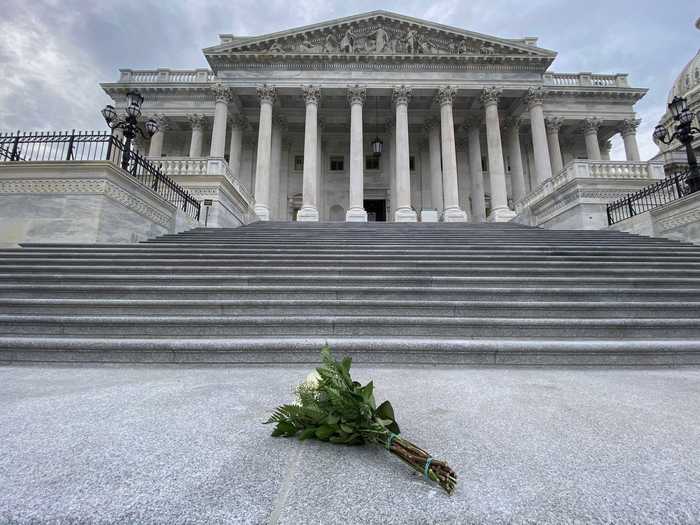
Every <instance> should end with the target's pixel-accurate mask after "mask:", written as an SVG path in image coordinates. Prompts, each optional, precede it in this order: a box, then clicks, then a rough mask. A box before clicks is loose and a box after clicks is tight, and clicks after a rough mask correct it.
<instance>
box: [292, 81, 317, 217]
mask: <svg viewBox="0 0 700 525" xmlns="http://www.w3.org/2000/svg"><path fill="white" fill-rule="evenodd" d="M302 89H303V91H304V100H305V102H306V123H305V128H304V173H303V180H302V198H303V204H302V206H301V210H299V213H298V214H297V220H298V221H316V222H318V208H317V207H316V198H317V196H318V193H317V188H316V185H317V172H316V170H317V162H318V103H319V102H320V100H321V90H320V89H319V88H317V87H314V86H304V87H303V88H302Z"/></svg>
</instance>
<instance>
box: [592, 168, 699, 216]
mask: <svg viewBox="0 0 700 525" xmlns="http://www.w3.org/2000/svg"><path fill="white" fill-rule="evenodd" d="M687 178H688V172H687V171H685V172H681V173H675V174H673V175H671V176H670V177H667V178H665V179H663V180H660V181H658V182H656V183H654V184H651V185H649V186H647V187H645V188H642V189H641V190H639V191H635V192H634V193H630V194H629V195H626V196H624V197H622V198H621V199H618V200H616V201H614V202H611V203H609V204H608V205H607V209H606V211H607V215H608V224H609V225H612V224H616V223H618V222H620V221H624V220H626V219H629V218H631V217H634V216H635V215H639V214H640V213H644V212H647V211H649V210H653V209H654V208H658V207H659V206H663V205H664V204H668V203H669V202H673V201H675V200H678V199H680V198H682V197H685V196H686V195H688V193H690V190H689V188H688V184H687V182H686V179H687Z"/></svg>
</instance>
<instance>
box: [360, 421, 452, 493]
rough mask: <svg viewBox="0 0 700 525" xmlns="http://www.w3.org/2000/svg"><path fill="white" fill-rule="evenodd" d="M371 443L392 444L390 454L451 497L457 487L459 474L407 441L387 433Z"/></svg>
mask: <svg viewBox="0 0 700 525" xmlns="http://www.w3.org/2000/svg"><path fill="white" fill-rule="evenodd" d="M369 441H371V442H373V443H375V444H377V445H381V446H383V447H385V448H386V444H387V443H390V445H389V452H391V453H392V454H394V455H395V456H396V457H398V458H399V459H400V460H401V461H403V462H404V463H406V464H407V465H409V466H410V467H411V468H412V469H414V470H416V471H417V472H419V473H420V474H421V475H422V476H425V477H426V478H427V479H430V480H432V481H434V482H436V483H437V484H439V485H440V486H441V487H442V488H443V489H444V490H445V492H447V493H448V494H450V495H451V494H452V493H453V492H454V490H455V488H456V487H457V474H456V473H455V471H454V470H452V469H451V468H450V467H449V466H448V465H447V463H446V462H444V461H440V460H437V459H433V458H432V457H431V456H430V454H428V452H426V451H425V450H423V449H422V448H420V447H417V446H416V445H414V444H413V443H411V442H410V441H408V440H407V439H404V438H402V437H400V436H397V435H395V434H392V433H391V432H388V431H387V432H383V433H381V434H373V435H372V437H371V438H370V439H369ZM428 460H430V464H429V466H428V470H427V473H426V469H425V465H426V463H427V462H428Z"/></svg>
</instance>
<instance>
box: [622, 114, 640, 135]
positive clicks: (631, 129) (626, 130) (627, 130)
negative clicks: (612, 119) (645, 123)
mask: <svg viewBox="0 0 700 525" xmlns="http://www.w3.org/2000/svg"><path fill="white" fill-rule="evenodd" d="M641 123H642V119H639V118H635V119H625V120H622V121H620V123H619V124H618V126H617V131H618V133H620V134H621V135H622V136H623V137H625V136H627V135H634V134H635V133H637V128H638V127H639V124H641Z"/></svg>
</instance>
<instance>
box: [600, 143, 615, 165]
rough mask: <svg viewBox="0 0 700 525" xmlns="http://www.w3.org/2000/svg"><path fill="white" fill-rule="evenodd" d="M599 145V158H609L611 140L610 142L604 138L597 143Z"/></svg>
mask: <svg viewBox="0 0 700 525" xmlns="http://www.w3.org/2000/svg"><path fill="white" fill-rule="evenodd" d="M599 146H600V158H601V160H610V150H611V149H612V142H610V141H609V140H604V141H603V142H601V143H600V144H599Z"/></svg>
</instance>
